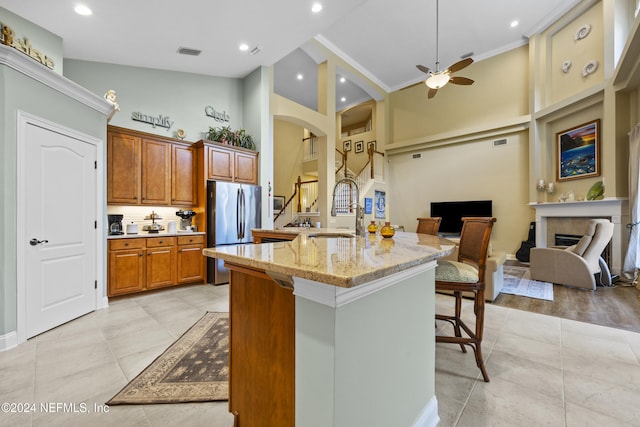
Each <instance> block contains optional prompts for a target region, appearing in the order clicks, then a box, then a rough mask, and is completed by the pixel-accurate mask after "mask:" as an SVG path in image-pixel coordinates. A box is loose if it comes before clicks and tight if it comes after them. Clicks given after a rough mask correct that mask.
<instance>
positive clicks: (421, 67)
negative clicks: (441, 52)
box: [416, 64, 431, 74]
mask: <svg viewBox="0 0 640 427" xmlns="http://www.w3.org/2000/svg"><path fill="white" fill-rule="evenodd" d="M416 68H417V69H418V70H420V71H422V72H423V73H427V74H429V72H430V71H431V70H429V67H425V66H424V65H419V64H418V65H416Z"/></svg>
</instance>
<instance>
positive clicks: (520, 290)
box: [500, 265, 553, 301]
mask: <svg viewBox="0 0 640 427" xmlns="http://www.w3.org/2000/svg"><path fill="white" fill-rule="evenodd" d="M503 268H504V281H503V286H502V289H501V290H500V292H501V293H503V294H511V295H520V296H524V297H529V298H537V299H543V300H547V301H553V284H552V283H548V282H539V281H537V280H531V276H530V275H529V274H530V273H529V268H527V267H518V266H512V265H505V266H504V267H503Z"/></svg>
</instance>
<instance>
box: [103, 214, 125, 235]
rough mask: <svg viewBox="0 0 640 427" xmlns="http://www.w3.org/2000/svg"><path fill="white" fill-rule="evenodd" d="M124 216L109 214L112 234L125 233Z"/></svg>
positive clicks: (108, 218)
mask: <svg viewBox="0 0 640 427" xmlns="http://www.w3.org/2000/svg"><path fill="white" fill-rule="evenodd" d="M122 218H124V215H107V220H108V222H109V235H110V236H117V235H121V234H124V231H122Z"/></svg>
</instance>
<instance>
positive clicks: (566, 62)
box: [562, 61, 571, 74]
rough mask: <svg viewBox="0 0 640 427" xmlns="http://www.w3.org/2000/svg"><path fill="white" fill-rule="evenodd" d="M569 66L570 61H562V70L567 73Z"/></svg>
mask: <svg viewBox="0 0 640 427" xmlns="http://www.w3.org/2000/svg"><path fill="white" fill-rule="evenodd" d="M569 68H571V61H564V62H563V63H562V72H563V73H565V74H567V73H568V72H569Z"/></svg>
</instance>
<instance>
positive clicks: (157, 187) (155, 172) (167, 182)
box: [141, 139, 171, 206]
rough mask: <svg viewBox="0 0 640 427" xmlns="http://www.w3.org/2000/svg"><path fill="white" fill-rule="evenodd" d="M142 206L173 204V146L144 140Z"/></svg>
mask: <svg viewBox="0 0 640 427" xmlns="http://www.w3.org/2000/svg"><path fill="white" fill-rule="evenodd" d="M141 157H142V161H141V170H142V204H143V205H154V206H158V205H161V206H162V205H170V204H171V145H170V144H167V143H165V142H156V141H153V140H149V139H143V140H142V156H141Z"/></svg>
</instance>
